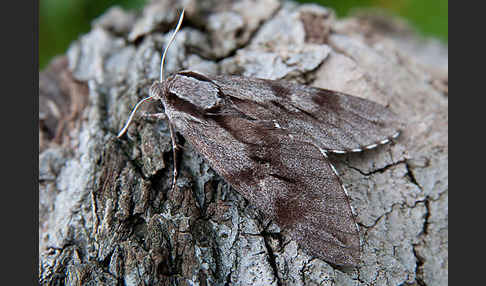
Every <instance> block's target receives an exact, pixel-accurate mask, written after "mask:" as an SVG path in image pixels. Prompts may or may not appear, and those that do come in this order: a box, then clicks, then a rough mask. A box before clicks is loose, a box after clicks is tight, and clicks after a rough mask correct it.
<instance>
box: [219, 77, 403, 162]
mask: <svg viewBox="0 0 486 286" xmlns="http://www.w3.org/2000/svg"><path fill="white" fill-rule="evenodd" d="M212 80H213V82H214V83H216V84H217V85H219V87H220V89H221V92H222V93H223V94H224V95H226V96H228V97H229V98H230V99H231V101H232V102H233V104H234V105H235V108H237V109H239V110H240V111H241V112H242V113H245V114H246V115H247V116H249V117H253V118H259V119H262V120H272V121H274V122H275V124H276V125H277V124H278V125H277V126H280V127H281V128H283V129H286V130H288V132H289V134H291V135H292V136H294V138H296V139H299V140H301V141H303V142H311V143H312V144H314V145H316V146H318V147H319V148H321V149H323V150H325V151H331V152H336V153H345V152H356V151H361V150H363V149H371V148H373V147H376V146H377V145H379V144H384V143H387V142H389V141H390V139H391V138H394V137H396V136H398V134H399V131H400V129H401V127H402V124H401V122H400V121H399V120H398V117H397V116H396V115H395V114H394V113H392V112H391V111H390V110H388V109H387V108H385V107H384V106H382V105H380V104H377V103H375V102H372V101H369V100H365V99H362V98H359V97H355V96H351V95H347V94H343V93H339V92H335V91H330V90H325V89H320V88H313V87H308V86H304V85H299V84H293V83H289V82H286V81H273V80H264V79H255V78H246V77H237V76H232V77H229V76H219V77H215V78H213V79H212ZM242 87H243V88H242Z"/></svg>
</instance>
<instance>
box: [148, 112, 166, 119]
mask: <svg viewBox="0 0 486 286" xmlns="http://www.w3.org/2000/svg"><path fill="white" fill-rule="evenodd" d="M143 119H145V120H152V121H162V120H167V115H166V114H165V113H163V112H161V113H144V114H143Z"/></svg>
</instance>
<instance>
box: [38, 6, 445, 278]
mask: <svg viewBox="0 0 486 286" xmlns="http://www.w3.org/2000/svg"><path fill="white" fill-rule="evenodd" d="M181 2H183V3H177V1H157V2H156V1H153V2H151V3H149V4H148V5H147V6H146V7H145V9H144V10H143V12H142V13H139V14H137V13H135V12H130V11H123V10H121V9H120V8H117V7H115V8H112V9H110V10H109V11H108V12H106V13H105V14H104V15H102V16H101V17H100V18H98V19H97V20H96V21H94V22H93V25H92V30H91V31H90V32H89V33H88V34H86V35H83V36H82V37H80V38H79V39H78V40H77V41H76V42H73V43H72V45H71V47H70V48H69V50H68V52H67V53H66V55H63V56H61V57H59V58H58V59H56V60H54V61H53V62H52V63H51V65H50V66H49V67H48V68H46V70H44V71H43V72H41V74H40V82H39V85H40V93H39V110H40V113H39V118H40V126H39V132H40V141H39V151H40V155H39V156H40V158H39V174H40V175H39V199H40V201H39V263H40V269H39V281H40V282H41V283H42V284H47V285H61V284H63V283H65V284H67V285H85V284H90V285H95V284H96V285H447V283H448V89H447V87H448V48H447V46H444V45H442V44H441V43H439V42H438V41H436V40H431V39H423V38H421V37H420V36H418V35H417V34H415V33H414V32H413V31H412V30H411V29H410V28H408V26H407V25H406V24H404V23H403V22H402V21H400V20H396V19H391V18H389V17H385V16H382V15H380V14H376V13H361V14H356V15H355V16H353V17H351V18H346V19H340V20H337V19H336V17H335V16H334V12H333V11H332V10H331V9H330V8H324V7H321V6H316V5H298V4H296V3H292V2H280V1H277V0H263V1H250V0H242V1H229V0H228V1H221V0H219V1H196V0H186V1H181ZM182 4H183V5H184V7H185V8H186V18H185V21H184V23H183V27H182V29H181V31H180V32H179V33H178V35H177V37H176V40H175V42H174V44H173V46H172V47H171V49H169V52H168V55H167V59H166V60H167V61H166V65H165V71H166V74H171V73H174V72H176V71H179V70H182V69H188V70H193V71H198V72H201V73H205V74H241V75H246V76H253V77H261V78H268V79H285V80H288V81H293V82H299V83H301V84H307V85H311V86H317V87H322V88H327V89H334V90H337V91H341V92H345V93H349V94H352V95H355V96H359V97H363V98H366V99H369V100H372V101H375V102H378V103H381V104H383V105H386V106H388V107H389V108H390V109H391V110H393V111H394V112H395V113H397V114H398V115H399V116H400V117H401V118H402V119H403V121H404V122H405V123H406V126H407V127H406V129H405V131H404V132H403V134H402V135H401V136H400V137H399V138H398V139H397V140H396V141H395V142H393V143H392V144H389V145H385V146H381V147H380V148H377V149H374V150H369V151H366V152H362V153H356V154H350V155H341V156H338V155H335V156H332V157H330V159H331V160H332V161H333V162H334V163H335V165H336V168H337V169H338V171H339V173H340V174H341V179H342V181H343V183H344V184H345V186H346V188H347V189H348V192H349V196H350V203H351V205H352V206H353V207H354V209H355V211H356V213H357V215H358V217H357V222H358V224H359V225H360V237H361V240H362V243H363V245H362V255H361V260H362V261H361V263H360V265H359V266H358V267H357V268H351V269H343V268H340V267H336V266H333V265H330V264H328V263H327V262H325V261H322V260H320V259H318V258H316V257H312V256H310V255H309V254H307V253H305V252H304V251H302V249H301V248H300V247H299V246H298V245H297V244H296V242H295V241H293V240H291V239H290V238H289V237H288V236H287V235H286V234H285V230H283V229H279V228H278V227H277V226H276V225H275V224H273V223H271V222H270V223H268V222H266V221H265V220H264V219H263V218H262V215H261V214H260V212H259V210H258V209H255V208H254V207H253V206H252V205H250V204H248V202H247V201H246V200H245V199H244V198H243V197H242V196H241V195H239V194H238V193H237V192H236V191H235V190H233V189H232V188H231V187H230V186H229V185H228V184H227V183H225V182H224V180H223V179H222V178H221V177H220V176H219V175H218V174H216V173H215V172H214V171H213V170H212V169H211V168H210V167H209V166H208V165H207V164H206V163H205V161H204V159H203V158H202V157H201V156H200V155H198V154H197V153H196V152H194V151H193V149H192V147H191V146H190V145H189V144H188V143H187V142H185V143H184V140H183V138H182V137H181V136H179V142H180V144H181V145H182V148H181V151H180V152H179V154H180V156H179V158H178V160H179V166H180V170H179V174H180V175H179V179H178V182H177V188H176V189H175V190H173V191H172V190H171V182H172V181H171V180H172V168H173V158H172V148H171V141H170V134H169V129H168V125H167V122H164V121H149V120H147V119H143V117H142V116H138V117H136V119H135V122H134V124H132V126H131V127H130V128H129V129H128V134H127V136H126V137H125V138H123V139H122V140H120V139H117V138H116V135H117V132H118V131H119V130H120V129H121V127H122V126H123V124H124V123H125V121H126V119H127V118H128V115H129V113H130V111H131V108H133V106H134V105H135V104H136V102H137V101H138V100H140V99H141V98H143V97H145V96H147V94H148V89H149V87H150V85H151V84H152V82H153V81H154V80H158V78H159V72H160V66H159V64H160V58H161V51H162V50H163V48H164V47H165V45H166V43H167V41H168V38H169V36H170V33H169V31H170V30H171V29H172V28H173V27H174V26H175V24H176V22H177V18H178V16H179V12H180V11H181V8H182V6H181V5H182ZM161 111H162V106H161V104H160V103H158V102H156V103H151V104H148V103H147V104H145V106H144V108H143V111H142V112H141V113H143V112H161Z"/></svg>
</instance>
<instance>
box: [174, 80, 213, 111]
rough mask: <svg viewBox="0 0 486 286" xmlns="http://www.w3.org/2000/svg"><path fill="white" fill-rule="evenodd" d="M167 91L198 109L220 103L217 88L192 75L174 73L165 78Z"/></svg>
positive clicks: (208, 107) (205, 108)
mask: <svg viewBox="0 0 486 286" xmlns="http://www.w3.org/2000/svg"><path fill="white" fill-rule="evenodd" d="M167 82H168V83H167V84H168V92H169V93H171V94H173V95H175V96H177V97H178V98H180V99H182V100H184V101H188V102H190V103H191V104H193V105H194V106H196V107H197V108H198V109H200V110H207V109H211V108H214V107H216V106H218V105H220V104H222V98H221V97H220V96H219V88H218V86H217V85H215V84H214V83H213V82H211V81H207V80H204V79H201V78H196V77H192V76H186V75H180V74H176V75H175V76H173V77H171V78H169V79H167Z"/></svg>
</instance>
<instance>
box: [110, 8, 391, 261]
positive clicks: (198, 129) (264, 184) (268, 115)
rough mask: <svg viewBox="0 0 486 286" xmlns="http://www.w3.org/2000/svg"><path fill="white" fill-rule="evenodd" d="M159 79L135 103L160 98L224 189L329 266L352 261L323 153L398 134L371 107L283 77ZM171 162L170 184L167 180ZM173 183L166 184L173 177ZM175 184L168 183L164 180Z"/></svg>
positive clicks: (348, 227)
mask: <svg viewBox="0 0 486 286" xmlns="http://www.w3.org/2000/svg"><path fill="white" fill-rule="evenodd" d="M183 15H184V11H183V12H182V14H181V17H180V19H179V23H178V25H177V28H176V30H175V32H174V34H173V35H172V38H171V39H170V41H169V43H168V45H167V47H166V50H165V52H164V54H163V57H162V63H161V79H160V81H157V82H154V83H153V85H152V86H151V88H150V96H149V97H148V98H145V99H143V100H142V101H140V102H139V103H138V104H137V106H136V107H135V108H134V111H133V112H132V114H131V115H130V118H129V120H128V122H127V124H126V125H125V127H124V128H123V129H122V130H121V131H120V133H119V137H120V136H122V135H123V133H124V132H125V131H126V129H127V127H128V124H129V123H130V121H131V120H132V117H133V114H134V112H135V110H136V109H137V108H138V106H139V105H140V104H141V103H142V102H144V101H146V100H147V99H151V98H153V99H160V100H161V101H162V103H163V105H164V108H165V115H164V116H165V117H167V119H168V120H169V123H170V124H169V126H170V130H171V135H172V142H173V147H174V148H173V149H174V152H175V150H176V144H175V137H174V127H175V130H177V132H179V133H181V134H182V135H183V136H184V138H185V139H186V140H187V141H188V142H189V143H190V144H192V146H193V147H194V149H195V150H196V151H197V152H199V153H200V154H201V155H202V156H203V157H204V158H205V159H206V160H207V162H208V163H209V165H210V166H211V167H212V168H213V169H214V170H215V171H216V172H217V173H218V174H220V175H221V176H222V177H223V178H224V179H225V180H226V181H227V182H228V183H229V184H231V186H232V187H233V188H234V189H235V190H236V191H238V192H239V193H240V194H241V195H243V197H245V198H246V199H247V200H248V201H249V202H250V203H252V204H253V205H254V206H256V207H257V208H258V209H259V210H260V211H261V212H262V213H263V214H264V215H265V216H266V217H267V218H268V219H271V220H273V221H274V222H276V223H277V224H278V225H279V226H280V227H281V228H282V229H283V230H285V231H286V232H287V233H288V234H290V236H291V238H292V239H294V240H296V241H297V242H298V243H299V245H300V246H301V247H302V248H303V249H304V250H306V251H307V252H308V253H310V254H312V255H316V256H318V257H320V258H322V259H324V260H326V261H328V262H331V263H333V264H336V265H344V266H355V265H357V264H358V263H359V261H360V238H359V229H358V226H357V224H356V222H355V214H354V213H353V210H352V207H351V205H350V203H349V199H348V196H347V193H346V189H345V188H344V185H343V184H342V183H341V180H340V179H339V177H338V173H337V171H336V169H335V168H334V167H333V165H332V164H331V162H330V161H329V160H328V157H327V154H328V153H337V154H344V153H348V152H360V151H363V150H365V149H372V148H374V147H377V146H378V145H380V144H385V143H388V142H390V141H391V139H392V138H395V137H397V136H398V135H399V133H400V131H399V128H400V126H401V124H400V122H399V120H398V118H397V116H396V115H395V114H393V113H392V112H391V111H389V110H388V109H386V108H385V107H384V106H382V105H379V104H377V103H374V102H371V101H368V100H365V99H362V98H358V97H354V96H351V95H347V94H343V93H340V92H336V91H331V90H325V89H320V88H313V87H308V86H305V85H299V84H294V83H289V82H286V81H275V80H265V79H257V78H249V77H241V76H226V75H220V76H205V75H202V74H199V73H196V72H191V71H181V72H178V73H176V74H175V75H173V76H171V77H169V78H167V79H166V80H164V79H163V63H164V58H165V54H166V52H167V48H168V47H169V45H170V43H171V42H172V41H173V39H174V36H175V33H176V32H177V31H178V30H179V28H180V25H181V23H182V18H183ZM176 171H177V167H176V166H174V180H175V179H176V177H177V173H176ZM174 182H175V181H174ZM174 185H175V184H174Z"/></svg>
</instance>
